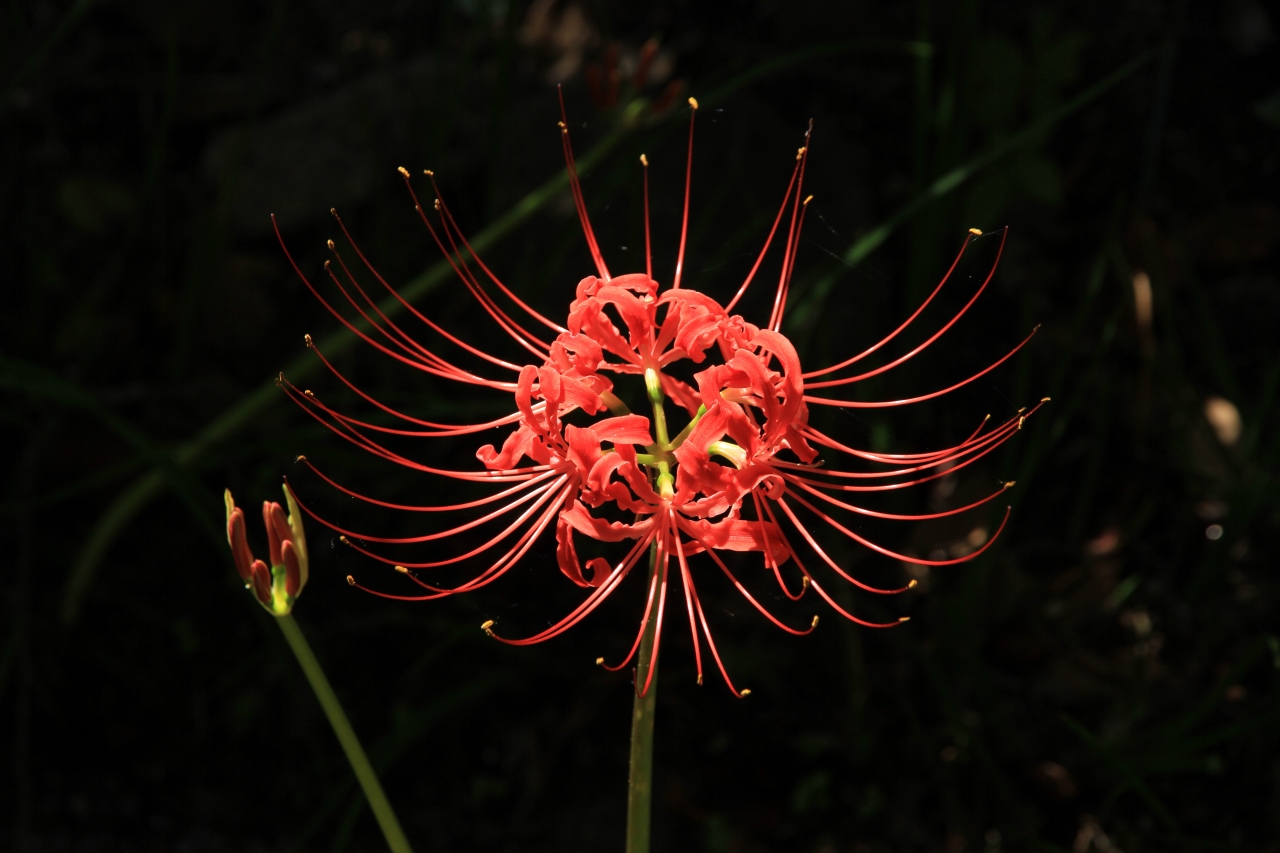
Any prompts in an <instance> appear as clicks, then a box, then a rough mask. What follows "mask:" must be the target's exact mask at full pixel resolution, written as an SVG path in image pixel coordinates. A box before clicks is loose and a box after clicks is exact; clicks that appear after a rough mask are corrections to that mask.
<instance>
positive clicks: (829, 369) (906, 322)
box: [803, 229, 1003, 379]
mask: <svg viewBox="0 0 1280 853" xmlns="http://www.w3.org/2000/svg"><path fill="white" fill-rule="evenodd" d="M975 231H977V229H972V230H970V231H969V233H968V234H966V235H965V238H964V242H963V243H962V244H960V251H959V252H957V253H956V257H955V260H953V261H952V262H951V266H950V267H948V269H947V274H946V275H944V276H943V277H942V281H940V282H938V285H937V287H935V288H934V289H933V292H932V293H930V294H929V297H928V298H927V299H925V301H924V302H921V303H920V307H919V308H917V309H916V310H915V313H913V314H912V315H911V316H910V317H908V318H907V319H906V320H904V321H902V325H900V326H899V327H898V328H896V329H894V330H893V331H892V332H890V333H889V334H888V335H887V336H886V337H885V338H883V339H882V340H881V341H879V342H878V343H876V344H874V345H873V346H871V347H868V348H867V349H865V350H863V351H862V352H860V353H858V354H857V355H855V356H851V357H850V358H847V359H845V360H844V361H842V362H840V363H839V364H833V365H831V366H830V367H824V368H822V369H821V370H814V371H811V372H809V373H805V374H803V378H804V379H811V378H812V377H814V376H824V375H826V374H828V373H834V372H835V371H837V370H841V369H843V368H846V367H848V366H849V365H851V364H855V363H857V362H859V361H861V360H862V359H864V358H866V357H867V356H869V355H871V354H872V353H874V352H876V351H877V350H879V349H880V348H881V347H883V346H884V345H885V344H887V343H889V342H890V341H892V340H893V339H894V338H896V337H897V336H898V335H899V334H901V333H902V332H903V331H904V330H905V329H906V328H907V327H908V326H910V325H911V324H912V323H913V322H915V319H916V318H917V317H919V316H920V314H921V312H922V311H924V309H925V308H927V307H929V303H930V302H932V301H933V298H934V297H935V296H937V295H938V293H939V292H940V291H941V290H942V287H943V285H945V284H946V283H947V281H948V280H949V279H950V278H951V274H952V273H953V272H955V271H956V267H957V266H959V264H960V259H961V258H963V257H964V251H965V249H967V248H968V247H969V243H970V242H971V241H972V240H973V238H974V237H975V236H976V235H975ZM977 233H978V234H981V232H977ZM1001 240H1002V241H1003V238H1001Z"/></svg>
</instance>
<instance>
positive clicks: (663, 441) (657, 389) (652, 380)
mask: <svg viewBox="0 0 1280 853" xmlns="http://www.w3.org/2000/svg"><path fill="white" fill-rule="evenodd" d="M644 387H645V390H646V391H648V392H649V403H650V404H651V405H652V406H653V432H654V437H655V438H656V439H657V441H655V442H654V448H655V452H656V453H659V454H661V453H664V452H665V451H668V450H670V449H671V443H670V440H669V439H668V438H667V416H666V413H665V412H664V411H663V408H662V404H663V401H664V399H665V397H664V396H663V393H662V379H661V377H660V376H659V375H658V371H657V370H655V369H654V368H652V367H646V368H645V369H644Z"/></svg>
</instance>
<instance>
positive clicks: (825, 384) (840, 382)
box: [805, 228, 1009, 388]
mask: <svg viewBox="0 0 1280 853" xmlns="http://www.w3.org/2000/svg"><path fill="white" fill-rule="evenodd" d="M1008 233H1009V229H1007V228H1006V229H1005V230H1004V232H1003V233H1002V234H1001V237H1000V248H999V250H998V251H997V252H996V258H995V260H994V261H992V263H991V269H990V270H989V271H988V272H987V277H986V278H985V279H983V281H982V286H981V287H979V288H978V289H977V291H976V292H975V293H974V294H973V296H971V297H969V301H968V302H966V303H965V304H964V307H963V308H961V309H960V310H959V311H957V312H956V314H955V316H954V317H952V318H951V319H950V320H949V321H948V322H947V324H946V325H945V326H943V327H942V328H941V329H939V330H938V331H936V332H934V333H933V335H931V336H930V337H929V339H928V340H926V341H925V342H924V343H922V344H920V345H919V346H917V347H916V348H915V349H913V350H911V351H910V352H908V353H906V354H905V355H902V356H900V357H898V358H896V359H894V360H893V361H891V362H889V363H888V364H886V365H884V366H883V367H877V368H876V369H875V370H869V371H867V372H866V373H860V374H858V375H857V376H849V377H845V378H843V379H827V380H824V381H822V382H806V383H805V387H806V388H829V387H831V386H834V385H849V384H851V383H854V382H861V381H862V380H864V379H870V378H871V377H872V376H879V375H880V374H881V373H884V372H886V371H889V370H892V369H893V368H895V367H897V366H898V365H900V364H902V363H903V362H905V361H907V360H908V359H911V358H914V357H915V356H916V355H919V354H920V353H921V352H923V351H924V350H925V349H927V348H928V346H929V345H930V344H932V343H933V342H934V341H936V340H937V339H938V338H940V337H942V336H943V334H945V333H946V332H947V330H948V329H950V328H951V327H952V326H954V325H955V324H956V323H957V322H958V321H959V320H960V318H961V317H963V316H964V314H965V312H966V311H968V310H969V309H970V308H971V307H973V303H975V302H977V301H978V297H979V296H981V295H982V291H984V290H986V289H987V285H988V284H990V283H991V279H992V278H993V277H995V274H996V266H997V265H999V263H1000V254H1001V253H1002V252H1003V251H1004V241H1005V237H1006V236H1007V235H1008ZM934 292H935V293H936V292H937V291H934ZM917 313H918V312H917Z"/></svg>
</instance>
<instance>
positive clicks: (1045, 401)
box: [1040, 397, 1053, 403]
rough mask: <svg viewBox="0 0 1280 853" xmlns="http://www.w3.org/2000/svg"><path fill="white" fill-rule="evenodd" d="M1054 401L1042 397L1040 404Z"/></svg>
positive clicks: (1050, 398)
mask: <svg viewBox="0 0 1280 853" xmlns="http://www.w3.org/2000/svg"><path fill="white" fill-rule="evenodd" d="M1052 399H1053V398H1052V397H1041V398H1040V402H1041V403H1047V402H1049V401H1050V400H1052Z"/></svg>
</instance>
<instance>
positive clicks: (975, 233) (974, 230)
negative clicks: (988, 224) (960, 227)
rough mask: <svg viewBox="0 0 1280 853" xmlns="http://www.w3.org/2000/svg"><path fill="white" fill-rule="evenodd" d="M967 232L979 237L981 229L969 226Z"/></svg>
mask: <svg viewBox="0 0 1280 853" xmlns="http://www.w3.org/2000/svg"><path fill="white" fill-rule="evenodd" d="M969 233H970V234H972V235H973V236H975V237H981V236H982V229H981V228H970V229H969Z"/></svg>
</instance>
